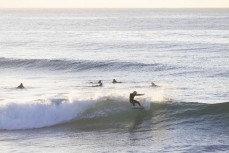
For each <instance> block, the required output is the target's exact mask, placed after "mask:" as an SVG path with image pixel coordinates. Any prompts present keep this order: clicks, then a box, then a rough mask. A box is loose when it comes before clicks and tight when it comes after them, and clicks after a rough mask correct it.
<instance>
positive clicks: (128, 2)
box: [0, 0, 229, 8]
mask: <svg viewBox="0 0 229 153" xmlns="http://www.w3.org/2000/svg"><path fill="white" fill-rule="evenodd" d="M0 8H229V0H0Z"/></svg>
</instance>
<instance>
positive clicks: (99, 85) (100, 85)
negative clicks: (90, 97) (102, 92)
mask: <svg viewBox="0 0 229 153" xmlns="http://www.w3.org/2000/svg"><path fill="white" fill-rule="evenodd" d="M102 86H103V83H102V82H100V83H99V84H98V85H95V86H92V87H102Z"/></svg>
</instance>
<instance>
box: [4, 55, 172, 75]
mask: <svg viewBox="0 0 229 153" xmlns="http://www.w3.org/2000/svg"><path fill="white" fill-rule="evenodd" d="M0 68H13V69H32V70H34V69H45V70H51V71H70V72H71V71H91V70H101V71H111V70H116V71H126V70H128V71H130V70H132V71H134V70H138V71H139V70H143V71H164V70H170V69H174V67H172V66H168V65H163V64H158V63H155V64H145V63H137V62H125V61H90V60H65V59H13V58H0Z"/></svg>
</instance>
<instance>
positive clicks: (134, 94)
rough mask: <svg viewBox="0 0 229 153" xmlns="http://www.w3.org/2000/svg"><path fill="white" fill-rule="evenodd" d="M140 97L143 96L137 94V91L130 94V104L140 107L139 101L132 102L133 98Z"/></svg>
mask: <svg viewBox="0 0 229 153" xmlns="http://www.w3.org/2000/svg"><path fill="white" fill-rule="evenodd" d="M142 95H144V94H137V91H134V92H133V93H130V103H131V104H133V106H135V104H136V103H137V104H138V105H139V106H141V107H142V105H141V104H140V103H139V101H137V100H134V97H135V96H142Z"/></svg>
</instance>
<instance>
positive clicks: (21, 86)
mask: <svg viewBox="0 0 229 153" xmlns="http://www.w3.org/2000/svg"><path fill="white" fill-rule="evenodd" d="M24 88H25V87H24V85H23V83H21V84H20V85H19V86H18V87H17V89H24Z"/></svg>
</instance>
